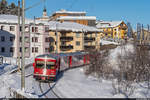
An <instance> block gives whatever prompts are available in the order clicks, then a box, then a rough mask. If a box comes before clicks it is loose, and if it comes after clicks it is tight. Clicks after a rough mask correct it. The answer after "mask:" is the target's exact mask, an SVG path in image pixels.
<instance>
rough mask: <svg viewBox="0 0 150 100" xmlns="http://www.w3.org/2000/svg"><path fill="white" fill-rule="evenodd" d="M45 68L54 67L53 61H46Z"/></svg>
mask: <svg viewBox="0 0 150 100" xmlns="http://www.w3.org/2000/svg"><path fill="white" fill-rule="evenodd" d="M46 68H47V69H55V62H46Z"/></svg>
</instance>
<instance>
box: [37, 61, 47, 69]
mask: <svg viewBox="0 0 150 100" xmlns="http://www.w3.org/2000/svg"><path fill="white" fill-rule="evenodd" d="M44 65H45V63H44V61H36V67H37V68H44Z"/></svg>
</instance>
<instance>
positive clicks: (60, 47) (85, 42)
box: [49, 21, 100, 53]
mask: <svg viewBox="0 0 150 100" xmlns="http://www.w3.org/2000/svg"><path fill="white" fill-rule="evenodd" d="M49 31H50V38H51V39H50V40H51V42H50V48H51V49H50V52H57V53H66V52H76V51H84V50H88V49H99V48H100V47H99V44H100V43H99V41H100V31H99V30H98V29H97V28H95V27H90V26H86V25H81V24H78V23H73V22H56V21H50V22H49Z"/></svg>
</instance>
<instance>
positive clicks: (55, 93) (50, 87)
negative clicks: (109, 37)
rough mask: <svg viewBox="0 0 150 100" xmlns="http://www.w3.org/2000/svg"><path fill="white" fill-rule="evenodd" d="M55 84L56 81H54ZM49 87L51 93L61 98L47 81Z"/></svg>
mask: <svg viewBox="0 0 150 100" xmlns="http://www.w3.org/2000/svg"><path fill="white" fill-rule="evenodd" d="M55 84H56V83H55ZM48 86H49V88H50V89H51V91H52V92H53V94H54V95H55V96H56V97H57V98H61V97H60V96H59V95H58V94H57V93H56V92H55V91H54V90H53V87H51V84H50V83H48Z"/></svg>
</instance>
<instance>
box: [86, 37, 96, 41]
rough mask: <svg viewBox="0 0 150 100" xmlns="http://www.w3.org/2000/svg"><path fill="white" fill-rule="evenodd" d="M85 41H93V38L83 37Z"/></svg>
mask: <svg viewBox="0 0 150 100" xmlns="http://www.w3.org/2000/svg"><path fill="white" fill-rule="evenodd" d="M84 40H85V41H95V37H84Z"/></svg>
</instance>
